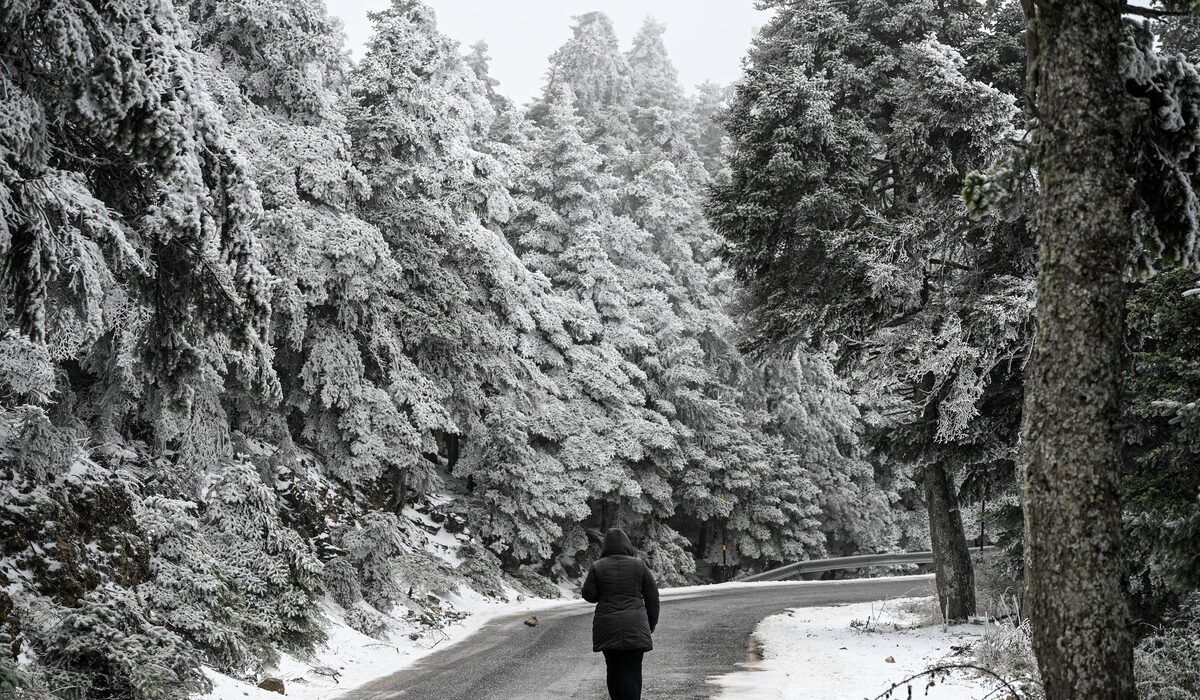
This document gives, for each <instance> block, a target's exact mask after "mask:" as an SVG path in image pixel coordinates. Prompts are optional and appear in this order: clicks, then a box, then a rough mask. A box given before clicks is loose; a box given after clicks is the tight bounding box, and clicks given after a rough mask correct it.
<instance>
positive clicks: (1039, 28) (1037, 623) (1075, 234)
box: [1022, 0, 1136, 700]
mask: <svg viewBox="0 0 1200 700" xmlns="http://www.w3.org/2000/svg"><path fill="white" fill-rule="evenodd" d="M1029 5H1030V7H1031V9H1032V10H1033V12H1034V16H1033V17H1032V18H1031V22H1030V32H1036V49H1037V58H1036V64H1035V66H1034V67H1033V69H1032V70H1031V72H1030V80H1031V81H1032V83H1033V85H1031V86H1030V87H1031V90H1030V93H1031V94H1033V95H1035V96H1036V101H1037V102H1036V104H1037V115H1038V117H1039V120H1040V123H1039V126H1038V131H1037V144H1036V146H1037V149H1038V151H1037V168H1038V172H1039V175H1040V177H1041V200H1040V203H1039V206H1038V219H1037V220H1038V246H1039V256H1038V287H1037V289H1038V305H1037V307H1038V308H1037V317H1038V336H1037V343H1036V346H1035V348H1034V356H1033V362H1032V371H1031V373H1030V375H1029V385H1028V388H1027V392H1026V403H1025V414H1024V425H1023V427H1022V451H1023V454H1022V467H1023V470H1024V472H1025V473H1024V475H1023V476H1024V478H1023V480H1022V483H1023V495H1024V499H1025V566H1026V587H1027V598H1026V602H1027V605H1028V612H1029V618H1030V622H1031V624H1032V626H1033V648H1034V651H1035V653H1036V654H1037V658H1038V667H1039V668H1040V669H1041V673H1042V680H1043V683H1044V684H1045V687H1046V695H1047V697H1050V698H1054V699H1055V700H1071V699H1073V698H1081V699H1082V698H1089V699H1092V700H1095V699H1097V698H1134V697H1136V693H1135V689H1134V682H1133V648H1132V647H1133V644H1132V635H1131V633H1130V624H1129V604H1128V600H1127V595H1126V577H1125V568H1124V566H1123V562H1122V558H1121V507H1120V494H1119V480H1120V473H1121V445H1122V435H1121V433H1120V431H1119V430H1118V428H1117V424H1118V415H1119V405H1118V399H1119V391H1120V386H1119V380H1120V369H1121V343H1122V336H1123V320H1124V308H1125V292H1124V283H1123V273H1124V269H1125V266H1126V264H1127V261H1128V257H1129V251H1130V246H1131V245H1132V229H1131V222H1130V210H1129V201H1130V194H1131V192H1130V183H1129V179H1128V175H1127V174H1126V173H1127V167H1126V162H1127V158H1128V153H1127V149H1128V148H1129V138H1130V126H1131V122H1130V119H1129V116H1128V111H1127V109H1126V107H1125V105H1126V104H1127V103H1126V96H1125V90H1124V84H1123V80H1122V78H1121V76H1120V72H1119V66H1118V46H1119V42H1120V38H1121V32H1122V28H1121V10H1120V8H1121V2H1120V0H1041V1H1039V2H1036V3H1030V4H1029Z"/></svg>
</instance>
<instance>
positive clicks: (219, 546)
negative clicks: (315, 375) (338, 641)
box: [159, 461, 324, 649]
mask: <svg viewBox="0 0 1200 700" xmlns="http://www.w3.org/2000/svg"><path fill="white" fill-rule="evenodd" d="M204 499H205V504H206V506H207V510H206V512H205V514H204V517H203V522H202V532H204V533H205V540H206V542H205V544H206V545H207V546H211V547H212V551H213V552H214V554H213V556H214V557H219V558H220V559H221V560H222V561H223V562H224V563H225V565H226V566H227V567H228V571H229V576H230V581H229V584H230V587H231V588H232V589H233V592H234V594H235V595H237V596H238V597H240V598H241V601H240V606H241V609H242V611H243V612H242V614H241V615H239V618H240V624H242V625H243V626H244V629H246V630H247V632H248V634H249V636H250V638H251V640H252V641H253V642H254V643H258V644H261V643H263V642H270V643H275V644H279V645H281V646H284V647H285V648H293V649H303V648H307V647H309V646H311V645H312V644H313V643H314V642H317V641H321V640H322V639H323V636H324V635H323V633H322V632H321V631H320V629H319V628H318V627H317V624H316V618H317V611H316V608H315V602H314V599H315V596H316V595H317V594H318V592H319V591H320V590H321V571H322V566H321V562H320V561H318V560H317V558H316V556H315V554H314V553H313V551H312V549H311V547H310V546H309V544H308V543H306V542H305V541H304V540H302V539H301V538H300V536H299V535H298V534H297V533H296V531H295V530H292V529H290V528H288V527H287V526H285V525H284V524H283V523H282V522H281V520H280V512H279V508H280V504H279V498H278V496H277V495H276V494H275V492H274V491H273V490H272V489H271V488H270V487H269V486H267V485H266V484H265V483H263V481H262V479H261V477H260V476H259V474H258V471H257V469H256V468H255V466H254V465H253V464H251V463H249V462H245V461H233V462H230V463H228V464H226V465H224V466H223V468H222V470H221V471H220V472H219V473H218V474H216V476H215V481H214V482H213V483H212V484H211V485H210V486H209V488H208V490H207V493H206V494H205V495H204ZM168 544H169V542H168ZM197 556H200V555H199V554H197ZM189 563H190V562H188V561H187V560H186V559H180V560H177V561H176V562H174V564H175V565H177V566H187V565H188V564H189ZM165 584H166V582H161V581H160V582H159V585H165ZM163 595H168V596H169V595H171V592H170V591H169V589H166V590H164V591H163ZM210 600H211V599H210Z"/></svg>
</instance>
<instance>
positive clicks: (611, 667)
mask: <svg viewBox="0 0 1200 700" xmlns="http://www.w3.org/2000/svg"><path fill="white" fill-rule="evenodd" d="M645 653H646V652H644V651H640V650H639V651H625V650H620V651H606V652H604V663H605V664H606V665H607V666H608V696H609V697H610V698H612V700H642V655H643V654H645Z"/></svg>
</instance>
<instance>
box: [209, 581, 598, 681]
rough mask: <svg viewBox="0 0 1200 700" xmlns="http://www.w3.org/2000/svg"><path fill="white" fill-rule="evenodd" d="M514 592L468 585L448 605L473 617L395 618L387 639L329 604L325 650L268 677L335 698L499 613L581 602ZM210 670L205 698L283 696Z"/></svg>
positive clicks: (289, 661)
mask: <svg viewBox="0 0 1200 700" xmlns="http://www.w3.org/2000/svg"><path fill="white" fill-rule="evenodd" d="M509 595H510V596H511V597H512V600H509V601H508V602H503V601H498V600H495V599H489V598H486V597H484V596H481V595H479V594H477V593H475V592H473V591H469V590H465V589H464V590H463V591H462V592H460V593H459V594H455V595H448V596H444V598H443V607H446V608H447V609H448V608H449V607H452V608H453V609H454V610H456V611H458V612H462V613H469V616H468V617H466V618H465V619H463V620H461V621H458V622H454V623H453V624H450V625H448V626H446V627H445V628H444V629H440V630H439V629H429V628H426V627H421V626H419V625H416V626H413V625H408V624H405V622H406V621H403V620H395V619H393V620H392V622H393V625H394V627H395V630H394V631H393V633H392V634H391V635H390V636H389V638H388V639H386V640H379V639H374V638H372V637H368V636H366V635H364V634H361V633H359V632H356V631H355V630H353V629H351V628H350V627H347V626H346V624H345V622H344V621H343V620H342V618H341V609H340V608H339V607H338V606H337V605H335V604H332V603H326V605H325V606H324V612H325V614H326V616H327V618H328V619H329V621H330V623H331V624H330V625H329V627H328V629H327V630H326V632H327V633H328V635H329V641H328V642H326V644H325V646H324V648H322V649H319V650H318V651H317V654H316V657H315V658H313V659H309V660H307V661H305V660H301V659H298V658H296V657H294V656H290V655H287V654H284V655H283V656H282V658H281V659H280V662H279V664H278V666H277V667H276V668H273V669H271V670H270V671H269V673H268V675H270V676H273V677H275V678H279V679H281V680H283V682H284V689H285V691H286V693H287V697H288V698H292V699H293V700H330V699H331V698H337V697H340V696H341V695H344V694H345V693H347V692H348V691H350V690H353V689H354V688H357V687H358V686H360V685H363V684H365V683H367V682H369V681H371V680H374V679H376V678H379V677H380V676H385V675H390V674H392V673H394V672H396V671H401V670H403V669H404V668H406V667H408V666H411V665H412V664H413V663H415V662H416V661H417V660H419V659H421V658H422V657H423V656H426V655H428V654H431V653H433V652H435V651H441V650H442V649H445V648H446V647H448V646H450V645H453V644H455V643H457V642H458V641H461V640H462V639H465V638H466V637H468V636H470V635H471V633H473V632H475V631H476V630H478V629H479V628H481V627H483V626H484V625H485V624H487V623H488V622H489V621H490V620H493V619H495V618H497V617H504V616H508V615H520V614H524V613H527V612H531V611H534V610H545V609H546V608H549V607H556V606H559V605H570V604H571V603H575V602H577V601H576V600H571V599H562V600H547V599H544V598H524V597H521V599H519V600H518V599H517V593H516V591H510V593H509ZM447 604H448V605H447ZM414 632H420V634H419V635H418V636H417V638H416V639H411V638H410V637H409V635H410V634H413V633H414ZM205 673H206V674H207V675H208V677H209V678H210V679H211V680H212V681H213V690H212V692H210V693H209V694H207V695H205V696H202V700H237V699H238V698H249V700H279V698H280V695H279V694H277V693H274V692H271V691H268V690H263V689H262V688H259V687H257V686H256V685H254V684H252V683H247V682H243V681H240V680H237V679H234V678H230V677H229V676H225V675H222V674H220V673H217V672H216V671H214V670H212V669H210V668H206V669H205Z"/></svg>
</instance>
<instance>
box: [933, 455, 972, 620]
mask: <svg viewBox="0 0 1200 700" xmlns="http://www.w3.org/2000/svg"><path fill="white" fill-rule="evenodd" d="M924 471H925V507H926V508H927V509H928V511H929V540H930V542H931V544H932V545H933V569H934V576H935V579H936V583H937V592H938V603H939V604H940V607H941V610H942V614H943V615H945V616H946V619H947V620H948V621H960V620H965V619H967V618H968V617H970V616H971V615H974V614H975V569H974V567H973V566H972V564H971V552H970V550H969V549H968V548H967V536H966V533H965V532H963V524H962V513H961V512H960V511H959V509H958V499H957V498H956V497H955V495H954V489H953V486H952V484H951V481H950V478H949V476H948V475H947V474H946V469H945V468H944V467H943V466H942V465H941V464H940V463H936V464H929V465H926V466H925V470H924Z"/></svg>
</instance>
